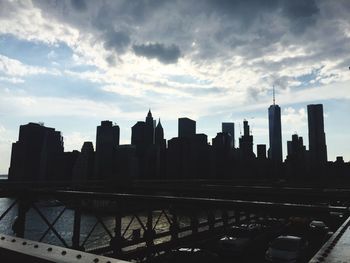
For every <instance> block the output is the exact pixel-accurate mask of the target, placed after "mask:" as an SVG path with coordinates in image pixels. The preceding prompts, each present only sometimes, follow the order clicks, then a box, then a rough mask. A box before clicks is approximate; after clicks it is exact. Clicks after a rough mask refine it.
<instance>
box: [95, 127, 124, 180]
mask: <svg viewBox="0 0 350 263" xmlns="http://www.w3.org/2000/svg"><path fill="white" fill-rule="evenodd" d="M119 136H120V130H119V126H118V125H113V124H112V122H111V121H102V122H101V125H100V126H98V127H97V133H96V156H95V177H96V178H97V179H111V178H112V177H113V174H114V168H115V167H114V161H113V160H114V153H115V150H116V148H117V146H118V145H119Z"/></svg>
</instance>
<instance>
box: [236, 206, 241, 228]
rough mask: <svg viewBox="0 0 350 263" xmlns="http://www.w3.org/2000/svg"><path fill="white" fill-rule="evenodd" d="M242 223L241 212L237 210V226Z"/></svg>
mask: <svg viewBox="0 0 350 263" xmlns="http://www.w3.org/2000/svg"><path fill="white" fill-rule="evenodd" d="M240 222H241V211H240V210H238V209H235V224H236V225H237V224H239V223H240Z"/></svg>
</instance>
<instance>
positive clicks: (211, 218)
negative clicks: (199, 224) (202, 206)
mask: <svg viewBox="0 0 350 263" xmlns="http://www.w3.org/2000/svg"><path fill="white" fill-rule="evenodd" d="M208 225H209V230H213V229H214V226H215V215H214V213H213V212H212V211H210V212H209V213H208Z"/></svg>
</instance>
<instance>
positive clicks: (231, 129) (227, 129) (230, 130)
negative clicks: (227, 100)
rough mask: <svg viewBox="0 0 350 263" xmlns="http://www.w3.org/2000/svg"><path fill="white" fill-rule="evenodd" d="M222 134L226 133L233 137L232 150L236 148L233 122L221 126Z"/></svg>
mask: <svg viewBox="0 0 350 263" xmlns="http://www.w3.org/2000/svg"><path fill="white" fill-rule="evenodd" d="M221 128H222V130H221V131H222V132H226V133H228V134H230V135H231V140H232V141H231V143H230V144H231V148H235V124H234V123H233V122H223V123H222V124H221Z"/></svg>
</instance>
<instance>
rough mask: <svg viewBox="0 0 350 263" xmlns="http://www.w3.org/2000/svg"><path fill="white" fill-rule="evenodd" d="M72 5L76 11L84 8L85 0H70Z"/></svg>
mask: <svg viewBox="0 0 350 263" xmlns="http://www.w3.org/2000/svg"><path fill="white" fill-rule="evenodd" d="M70 2H71V4H72V7H73V8H74V9H75V10H77V11H85V10H86V8H87V7H86V1H85V0H71V1H70Z"/></svg>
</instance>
